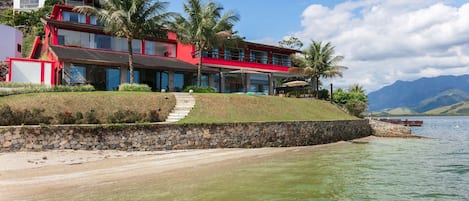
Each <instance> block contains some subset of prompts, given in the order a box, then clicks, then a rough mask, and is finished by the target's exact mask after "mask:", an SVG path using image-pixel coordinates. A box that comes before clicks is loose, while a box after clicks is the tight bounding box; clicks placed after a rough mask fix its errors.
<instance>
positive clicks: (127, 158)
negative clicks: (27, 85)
mask: <svg viewBox="0 0 469 201" xmlns="http://www.w3.org/2000/svg"><path fill="white" fill-rule="evenodd" d="M371 138H372V137H368V138H363V139H360V140H358V142H360V143H362V142H366V141H368V140H370V139H371ZM348 143H351V142H338V143H333V144H327V145H316V146H307V147H287V148H259V149H208V150H178V151H155V152H122V151H112V150H107V151H73V150H54V151H47V152H17V153H0V164H1V165H0V198H1V200H37V199H46V200H48V198H49V196H53V197H54V196H55V197H54V198H55V199H60V193H63V192H73V191H86V190H87V189H88V190H89V189H93V188H96V187H103V186H104V187H105V186H112V184H114V183H118V182H122V181H123V182H125V181H126V180H128V179H131V178H132V179H135V178H145V176H146V175H158V174H161V175H163V174H164V175H165V176H167V177H174V178H178V177H181V176H182V175H185V174H187V172H185V170H188V169H190V171H191V172H192V173H194V172H198V171H199V170H200V172H204V171H205V172H210V169H211V168H218V167H220V166H224V165H230V164H232V163H239V162H240V161H243V162H252V161H253V160H260V159H262V158H267V157H269V156H272V155H276V154H288V153H291V152H295V151H302V150H311V149H318V148H321V147H327V146H339V145H341V144H348ZM57 195H58V196H57ZM52 200H54V199H52Z"/></svg>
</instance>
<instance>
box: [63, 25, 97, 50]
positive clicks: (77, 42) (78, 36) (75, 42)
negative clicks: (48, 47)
mask: <svg viewBox="0 0 469 201" xmlns="http://www.w3.org/2000/svg"><path fill="white" fill-rule="evenodd" d="M58 43H59V45H67V46H78V47H90V34H89V33H84V32H78V31H69V30H64V29H59V31H58Z"/></svg>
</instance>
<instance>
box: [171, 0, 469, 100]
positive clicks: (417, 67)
mask: <svg viewBox="0 0 469 201" xmlns="http://www.w3.org/2000/svg"><path fill="white" fill-rule="evenodd" d="M213 1H214V2H217V3H219V4H221V5H223V7H224V8H225V10H232V11H235V12H237V13H238V14H239V15H240V17H241V20H240V21H239V22H237V24H236V26H235V30H237V31H239V35H241V36H244V37H246V39H247V40H248V41H253V42H259V43H266V44H272V45H276V44H277V43H278V41H280V40H281V39H282V38H284V37H287V36H296V37H298V38H299V39H300V40H302V41H303V42H304V43H305V45H308V43H309V41H311V40H316V41H324V42H331V43H332V44H333V45H334V46H335V49H336V53H337V54H339V55H342V56H344V57H345V59H344V61H343V62H342V63H341V65H344V66H348V67H349V69H348V70H346V71H345V72H344V77H343V78H334V79H333V80H324V83H329V82H333V83H334V84H335V85H336V86H339V87H341V88H348V87H349V86H351V85H352V84H354V83H358V84H360V85H362V86H364V88H365V89H366V90H367V91H368V92H371V91H374V90H377V89H379V88H381V87H383V86H386V85H390V84H392V83H394V82H395V81H397V80H415V79H419V78H422V77H435V76H439V75H461V74H469V0H353V1H339V0H213ZM169 2H170V6H169V8H168V11H174V12H179V13H182V12H183V11H182V5H183V3H184V2H186V0H170V1H169Z"/></svg>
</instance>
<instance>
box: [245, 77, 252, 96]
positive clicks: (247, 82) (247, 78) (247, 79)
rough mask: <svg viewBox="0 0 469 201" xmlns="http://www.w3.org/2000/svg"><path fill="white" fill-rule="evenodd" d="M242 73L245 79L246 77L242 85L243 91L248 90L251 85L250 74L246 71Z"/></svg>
mask: <svg viewBox="0 0 469 201" xmlns="http://www.w3.org/2000/svg"><path fill="white" fill-rule="evenodd" d="M244 75H245V76H246V77H245V79H246V86H244V87H245V89H244V90H245V92H249V88H250V86H251V76H250V75H249V74H248V73H245V74H244Z"/></svg>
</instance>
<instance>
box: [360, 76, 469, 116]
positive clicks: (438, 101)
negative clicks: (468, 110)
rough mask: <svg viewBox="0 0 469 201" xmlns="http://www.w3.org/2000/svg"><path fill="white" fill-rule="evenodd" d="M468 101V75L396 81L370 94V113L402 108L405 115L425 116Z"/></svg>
mask: <svg viewBox="0 0 469 201" xmlns="http://www.w3.org/2000/svg"><path fill="white" fill-rule="evenodd" d="M465 100H469V75H462V76H439V77H434V78H422V79H418V80H415V81H397V82H395V83H394V84H392V85H389V86H386V87H383V88H382V89H380V90H378V91H375V92H371V93H370V94H368V101H369V110H370V111H373V112H386V111H393V110H396V109H398V108H399V110H403V111H405V112H404V113H405V114H407V113H408V112H412V113H425V112H427V111H430V110H433V109H436V108H440V107H444V106H449V105H453V104H456V103H459V102H462V101H465ZM394 112H395V111H394Z"/></svg>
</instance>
